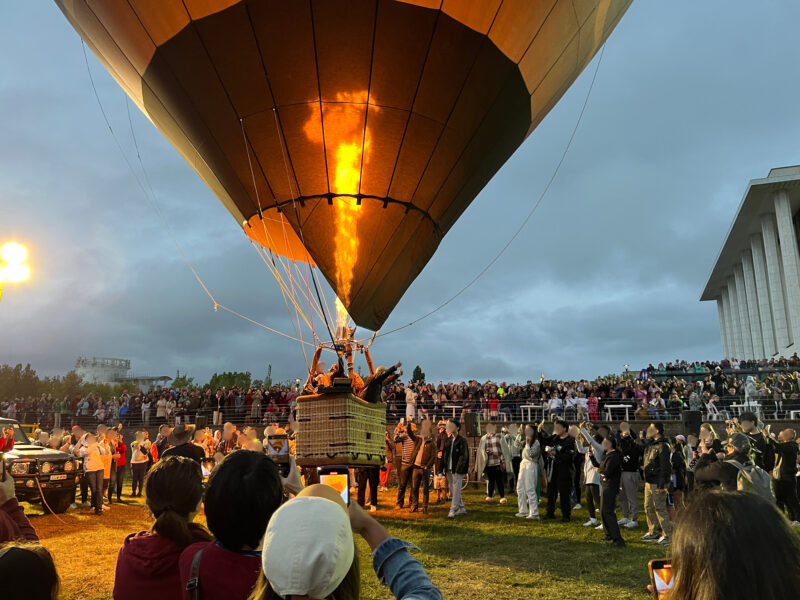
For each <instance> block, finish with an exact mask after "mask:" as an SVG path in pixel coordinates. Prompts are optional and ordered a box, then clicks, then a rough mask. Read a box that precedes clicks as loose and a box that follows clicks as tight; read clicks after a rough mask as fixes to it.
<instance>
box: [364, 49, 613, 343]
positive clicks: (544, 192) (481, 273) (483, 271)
mask: <svg viewBox="0 0 800 600" xmlns="http://www.w3.org/2000/svg"><path fill="white" fill-rule="evenodd" d="M605 49H606V45H605V43H604V44H603V45H602V46H601V48H600V52H599V55H598V58H597V63H595V67H594V75H592V80H591V83H590V84H589V89H588V90H587V92H586V98H585V99H584V101H583V106H582V107H581V111H580V113H579V114H578V119H577V121H576V122H575V127H573V129H572V134H571V135H570V136H569V140H568V141H567V145H566V146H565V147H564V152H562V153H561V158H560V160H559V161H558V164H557V165H556V168H555V170H554V171H553V174H552V175H551V176H550V179H549V180H548V182H547V185H545V186H544V189H543V190H542V193H541V194H539V198H538V200H537V201H536V203H535V204H534V205H533V208H531V210H530V212H529V213H528V216H526V217H525V219H524V220H523V221H522V223H521V224H520V226H519V227H518V228H517V230H516V231H515V232H514V235H512V236H511V239H509V240H508V242H506V244H505V246H503V247H502V248H501V249H500V251H499V252H498V253H497V254H496V255H495V257H494V258H492V260H490V261H489V262H488V263H487V265H486V266H485V267H483V269H481V270H480V271H479V272H478V274H477V275H475V277H473V278H472V279H471V280H470V281H469V282H468V283H467V284H466V285H465V286H464V287H462V288H461V289H460V290H458V291H457V292H456V293H455V294H454V295H453V296H451V297H450V298H448V299H447V300H445V301H444V302H442V303H441V304H439V305H438V306H437V307H436V308H434V309H433V310H431V311H429V312H427V313H425V314H423V315H422V316H421V317H418V318H416V319H414V320H413V321H410V322H409V323H406V324H405V325H401V326H400V327H396V328H394V329H390V330H389V331H385V332H383V333H379V332H377V331H376V332H375V335H373V340H374V339H375V338H376V337H384V336H387V335H389V334H391V333H396V332H398V331H401V330H403V329H406V328H408V327H411V326H413V325H416V324H417V323H419V322H420V321H422V320H424V319H427V318H428V317H430V316H431V315H433V314H435V313H437V312H439V311H440V310H441V309H443V308H444V307H445V306H447V305H448V304H450V303H451V302H452V301H453V300H455V299H456V298H458V297H459V296H460V295H461V294H463V293H464V292H466V291H467V290H468V289H469V288H471V287H472V286H473V285H474V284H475V283H476V282H477V281H478V280H479V279H480V278H481V277H483V276H484V275H485V274H486V272H487V271H488V270H489V269H490V268H491V267H492V266H493V265H494V264H495V263H496V262H497V261H498V260H499V259H500V257H501V256H503V254H505V251H506V250H508V248H509V246H511V244H512V243H513V242H514V240H516V239H517V237H518V236H519V234H520V233H522V230H523V229H525V227H526V226H527V224H528V222H529V221H530V220H531V217H533V215H534V213H536V211H537V209H538V208H539V206H540V205H541V203H542V200H544V197H545V195H547V192H548V190H549V189H550V186H551V185H552V184H553V181H555V178H556V176H557V175H558V172H559V170H560V169H561V165H563V164H564V159H565V158H566V157H567V153H568V152H569V149H570V147H571V146H572V141H573V140H574V139H575V134H576V133H577V132H578V127H579V126H580V124H581V121H582V120H583V114H584V113H585V112H586V106H587V105H588V104H589V97H590V96H591V95H592V89H594V83H595V80H596V79H597V72H598V71H599V70H600V63H601V62H602V60H603V53H604V52H605ZM371 344H372V342H371V341H370V345H371Z"/></svg>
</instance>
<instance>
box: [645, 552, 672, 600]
mask: <svg viewBox="0 0 800 600" xmlns="http://www.w3.org/2000/svg"><path fill="white" fill-rule="evenodd" d="M648 567H649V568H650V581H651V583H652V584H653V597H654V598H655V599H656V600H663V599H664V598H666V597H667V593H668V592H669V590H671V589H672V584H673V580H672V561H671V560H670V559H656V560H651V561H650V563H649V565H648Z"/></svg>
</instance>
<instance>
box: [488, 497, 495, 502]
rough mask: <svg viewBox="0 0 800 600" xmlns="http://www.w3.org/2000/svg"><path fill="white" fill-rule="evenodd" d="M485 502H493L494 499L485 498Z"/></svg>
mask: <svg viewBox="0 0 800 600" xmlns="http://www.w3.org/2000/svg"><path fill="white" fill-rule="evenodd" d="M486 502H494V498H492V497H491V496H486Z"/></svg>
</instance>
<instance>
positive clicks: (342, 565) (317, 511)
mask: <svg viewBox="0 0 800 600" xmlns="http://www.w3.org/2000/svg"><path fill="white" fill-rule="evenodd" d="M353 533H358V534H359V535H361V536H362V537H363V538H364V540H365V541H366V542H367V543H368V544H369V546H370V548H371V549H372V564H373V568H374V569H375V574H376V575H377V576H378V580H379V581H380V582H381V583H383V584H384V585H387V586H388V587H389V589H390V590H391V592H392V594H393V595H394V597H395V598H396V599H397V600H411V599H412V598H413V599H414V600H441V599H442V593H441V592H440V591H439V589H438V588H437V587H436V586H434V585H433V583H432V582H431V580H430V577H428V575H427V573H425V569H424V568H423V567H422V565H421V564H420V563H419V561H417V560H416V559H414V558H413V557H412V556H411V555H410V554H409V552H408V550H409V549H411V548H415V546H413V545H412V544H409V543H407V542H404V541H402V540H399V539H397V538H393V537H391V536H390V535H389V533H388V532H387V531H386V529H385V528H384V527H383V526H382V525H380V524H379V523H378V522H377V521H375V519H373V518H372V517H370V516H369V515H368V514H367V513H366V512H364V509H362V508H361V507H360V506H359V505H358V504H357V503H356V502H352V503H350V506H349V507H347V506H346V505H345V504H344V502H343V501H342V499H341V496H340V495H339V494H338V493H337V492H336V491H335V490H334V489H333V488H330V487H328V486H324V485H319V484H317V485H313V486H310V487H308V488H306V489H305V490H303V491H302V492H301V493H300V494H299V495H298V497H297V498H294V499H293V500H290V501H288V502H287V503H285V504H284V505H283V506H281V508H279V509H278V510H277V511H276V512H275V514H274V515H273V516H272V519H271V520H270V523H269V525H268V526H267V531H266V533H265V535H264V543H263V550H262V554H261V561H262V571H261V574H260V575H259V581H258V583H257V584H256V588H255V590H253V593H252V594H251V595H250V600H271V599H274V598H283V599H284V600H296V599H298V598H303V599H308V600H324V599H325V598H329V597H335V598H357V597H359V595H360V586H361V573H360V567H359V561H358V553H357V551H356V547H355V542H354V540H353Z"/></svg>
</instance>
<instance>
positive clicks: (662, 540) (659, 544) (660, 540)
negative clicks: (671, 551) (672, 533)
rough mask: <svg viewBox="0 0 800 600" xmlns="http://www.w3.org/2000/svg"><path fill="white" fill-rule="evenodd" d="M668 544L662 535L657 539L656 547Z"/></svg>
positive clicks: (668, 540) (665, 537)
mask: <svg viewBox="0 0 800 600" xmlns="http://www.w3.org/2000/svg"><path fill="white" fill-rule="evenodd" d="M669 544H670V539H669V538H668V537H667V536H665V535H662V536H661V537H660V538H658V541H657V542H656V546H669Z"/></svg>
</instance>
